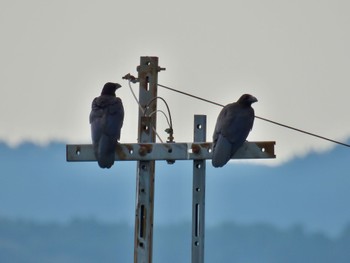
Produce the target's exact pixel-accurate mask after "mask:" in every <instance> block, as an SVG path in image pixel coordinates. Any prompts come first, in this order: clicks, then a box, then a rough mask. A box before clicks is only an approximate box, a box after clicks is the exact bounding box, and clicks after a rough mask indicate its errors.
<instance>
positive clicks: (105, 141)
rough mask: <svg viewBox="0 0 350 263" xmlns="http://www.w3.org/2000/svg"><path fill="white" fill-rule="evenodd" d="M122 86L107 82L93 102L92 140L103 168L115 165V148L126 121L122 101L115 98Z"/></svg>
mask: <svg viewBox="0 0 350 263" xmlns="http://www.w3.org/2000/svg"><path fill="white" fill-rule="evenodd" d="M120 87H121V85H119V84H118V83H112V82H107V83H106V84H105V85H104V86H103V89H102V92H101V96H99V97H96V98H95V99H94V100H93V101H92V105H91V112H90V124H91V138H92V144H93V148H94V153H95V157H96V159H97V162H98V165H99V166H100V167H101V168H111V166H112V165H113V164H114V158H115V147H116V144H117V143H118V140H119V139H120V130H121V128H122V126H123V121H124V107H123V103H122V100H121V99H120V98H118V97H116V96H115V91H116V90H117V89H119V88H120Z"/></svg>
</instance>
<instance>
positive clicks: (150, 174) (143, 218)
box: [134, 57, 159, 263]
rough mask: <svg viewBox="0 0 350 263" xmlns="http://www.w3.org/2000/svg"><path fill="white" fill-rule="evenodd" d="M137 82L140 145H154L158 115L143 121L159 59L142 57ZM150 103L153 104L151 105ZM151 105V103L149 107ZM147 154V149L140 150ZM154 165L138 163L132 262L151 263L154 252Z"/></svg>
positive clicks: (151, 108) (154, 105)
mask: <svg viewBox="0 0 350 263" xmlns="http://www.w3.org/2000/svg"><path fill="white" fill-rule="evenodd" d="M137 71H138V78H139V81H140V92H139V103H140V105H141V107H142V109H143V110H142V109H140V110H139V137H138V142H139V143H148V142H155V141H156V135H155V128H156V124H157V119H156V118H157V114H152V116H151V117H145V115H146V114H147V113H151V112H155V111H156V110H157V101H156V100H153V99H154V98H155V97H157V81H158V71H159V67H158V58H157V57H141V61H140V66H138V67H137ZM151 101H152V102H151ZM150 102H151V103H150ZM149 103H150V105H148V104H149ZM140 151H145V152H147V149H140ZM154 177H155V161H138V164H137V178H136V181H137V182H136V211H135V244H134V247H135V249H134V262H135V263H151V262H152V248H153V209H154Z"/></svg>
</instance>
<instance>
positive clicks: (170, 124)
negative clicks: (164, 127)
mask: <svg viewBox="0 0 350 263" xmlns="http://www.w3.org/2000/svg"><path fill="white" fill-rule="evenodd" d="M156 99H160V100H162V101H163V102H164V104H165V106H166V108H167V110H168V114H169V119H170V123H169V120H168V118H167V120H168V124H169V127H170V128H171V129H172V128H173V121H172V118H171V113H170V108H169V105H168V103H167V102H166V100H165V99H163V98H162V97H159V96H157V97H155V98H153V99H151V100H150V101H149V102H148V104H147V106H146V110H145V113H146V112H147V110H148V109H149V106H151V104H152V102H153V101H155V100H156ZM163 113H164V112H163ZM164 115H165V114H164Z"/></svg>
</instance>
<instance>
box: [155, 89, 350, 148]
mask: <svg viewBox="0 0 350 263" xmlns="http://www.w3.org/2000/svg"><path fill="white" fill-rule="evenodd" d="M158 86H159V87H162V88H164V89H168V90H171V91H173V92H177V93H180V94H182V95H185V96H189V97H192V98H195V99H197V100H201V101H204V102H207V103H210V104H214V105H216V106H220V107H224V105H223V104H220V103H217V102H214V101H212V100H208V99H204V98H201V97H198V96H195V95H192V94H190V93H187V92H183V91H180V90H177V89H173V88H170V87H167V86H164V85H161V84H158ZM255 118H257V119H260V120H263V121H266V122H270V123H272V124H275V125H278V126H281V127H284V128H287V129H291V130H294V131H297V132H300V133H304V134H307V135H310V136H314V137H317V138H319V139H322V140H326V141H329V142H332V143H336V144H339V145H343V146H346V147H350V145H349V144H346V143H343V142H339V141H336V140H333V139H330V138H327V137H324V136H321V135H318V134H315V133H312V132H308V131H304V130H301V129H298V128H294V127H292V126H289V125H286V124H282V123H280V122H276V121H272V120H269V119H266V118H263V117H259V116H256V115H255Z"/></svg>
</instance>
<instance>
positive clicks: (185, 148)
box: [66, 141, 276, 162]
mask: <svg viewBox="0 0 350 263" xmlns="http://www.w3.org/2000/svg"><path fill="white" fill-rule="evenodd" d="M274 147H275V142H270V141H267V142H245V143H244V144H243V146H242V147H241V149H239V150H238V151H237V152H236V153H235V154H234V155H233V156H232V159H260V158H264V159H266V158H267V159H268V158H276V156H275V151H274ZM211 148H212V143H209V142H208V143H207V142H205V143H204V142H202V143H200V142H198V143H196V142H195V143H192V142H191V143H123V144H118V145H117V147H116V154H115V160H116V161H152V160H201V159H211V158H212V153H211ZM66 154H67V161H68V162H83V161H86V162H92V161H96V158H95V155H94V152H93V148H92V145H91V144H71V145H67V146H66Z"/></svg>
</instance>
